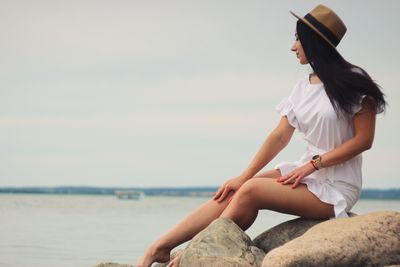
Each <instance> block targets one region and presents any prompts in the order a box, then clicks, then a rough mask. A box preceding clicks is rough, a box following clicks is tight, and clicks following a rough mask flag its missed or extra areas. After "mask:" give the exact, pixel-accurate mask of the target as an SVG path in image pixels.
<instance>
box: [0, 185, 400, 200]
mask: <svg viewBox="0 0 400 267" xmlns="http://www.w3.org/2000/svg"><path fill="white" fill-rule="evenodd" d="M217 189H218V187H212V186H211V187H146V188H140V187H130V188H127V187H94V186H56V187H0V194H53V195H54V194H55V195H115V192H116V191H140V192H143V193H144V195H146V196H182V197H199V196H200V197H209V196H212V195H213V194H214V192H216V191H217ZM361 199H387V200H389V199H392V200H400V188H391V189H364V190H362V192H361Z"/></svg>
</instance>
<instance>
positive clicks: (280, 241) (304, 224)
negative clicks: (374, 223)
mask: <svg viewBox="0 0 400 267" xmlns="http://www.w3.org/2000/svg"><path fill="white" fill-rule="evenodd" d="M349 216H350V217H354V216H357V215H356V214H355V213H349ZM325 221H326V220H312V219H303V218H297V219H293V220H290V221H286V222H283V223H281V224H278V225H276V226H274V227H272V228H271V229H269V230H267V231H265V232H263V233H262V234H260V235H258V236H257V237H256V238H254V240H253V242H254V245H255V246H256V247H258V248H260V249H262V250H264V252H265V253H268V252H269V251H271V250H272V249H274V248H277V247H279V246H282V245H284V244H285V243H287V242H289V241H290V240H292V239H295V238H296V237H299V236H301V235H302V234H304V233H305V232H306V231H307V230H308V229H310V228H311V227H313V226H315V225H317V224H319V223H322V222H325Z"/></svg>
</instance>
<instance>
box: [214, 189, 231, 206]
mask: <svg viewBox="0 0 400 267" xmlns="http://www.w3.org/2000/svg"><path fill="white" fill-rule="evenodd" d="M230 191H231V189H230V188H229V186H225V190H224V192H223V193H222V195H221V197H220V198H219V199H218V200H217V201H218V202H221V201H223V200H224V199H225V198H226V196H227V195H228V193H229V192H230Z"/></svg>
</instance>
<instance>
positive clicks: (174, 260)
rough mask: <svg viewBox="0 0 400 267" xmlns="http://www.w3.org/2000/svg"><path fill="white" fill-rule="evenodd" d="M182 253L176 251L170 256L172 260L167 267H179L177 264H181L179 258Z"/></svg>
mask: <svg viewBox="0 0 400 267" xmlns="http://www.w3.org/2000/svg"><path fill="white" fill-rule="evenodd" d="M182 254H183V251H182V250H181V251H178V252H177V253H176V255H175V257H174V256H172V260H171V261H170V262H169V263H168V265H167V267H179V264H180V262H181V257H182Z"/></svg>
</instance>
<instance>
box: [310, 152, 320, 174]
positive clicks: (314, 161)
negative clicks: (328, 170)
mask: <svg viewBox="0 0 400 267" xmlns="http://www.w3.org/2000/svg"><path fill="white" fill-rule="evenodd" d="M321 160H322V158H321V156H320V155H315V156H313V157H312V158H311V163H312V165H313V166H314V167H315V168H316V169H317V170H319V169H321V168H322V163H321Z"/></svg>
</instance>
